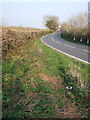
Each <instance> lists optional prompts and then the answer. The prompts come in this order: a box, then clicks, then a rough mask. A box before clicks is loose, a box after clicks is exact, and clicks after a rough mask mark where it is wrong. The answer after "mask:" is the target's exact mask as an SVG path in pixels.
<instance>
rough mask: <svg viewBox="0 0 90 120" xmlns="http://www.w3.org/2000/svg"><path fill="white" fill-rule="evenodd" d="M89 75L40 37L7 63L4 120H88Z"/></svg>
mask: <svg viewBox="0 0 90 120" xmlns="http://www.w3.org/2000/svg"><path fill="white" fill-rule="evenodd" d="M88 72H89V71H88V64H84V63H82V62H80V61H78V60H75V59H73V58H70V57H68V56H65V55H63V54H61V53H59V52H57V51H55V50H53V49H51V48H49V47H47V46H46V45H44V44H43V43H42V42H41V40H40V38H38V39H36V40H35V41H33V42H30V43H28V44H27V45H26V46H23V47H21V48H20V49H19V50H17V51H15V52H14V53H11V54H10V55H9V56H7V58H6V59H5V60H3V76H2V77H3V118H24V117H26V118H28V117H30V118H84V117H85V118H86V117H87V116H88V94H87V91H88V80H89V79H88V74H89V73H88ZM66 86H72V87H73V89H72V90H67V89H66Z"/></svg>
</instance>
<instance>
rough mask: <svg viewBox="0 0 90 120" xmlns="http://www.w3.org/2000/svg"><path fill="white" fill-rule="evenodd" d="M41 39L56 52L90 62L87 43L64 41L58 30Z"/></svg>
mask: <svg viewBox="0 0 90 120" xmlns="http://www.w3.org/2000/svg"><path fill="white" fill-rule="evenodd" d="M41 41H42V42H43V43H44V44H46V45H47V46H49V47H51V48H52V49H55V50H57V51H58V52H61V53H63V54H65V55H68V56H70V57H72V58H75V59H77V60H79V61H82V62H84V63H88V64H90V59H89V54H90V46H88V45H81V44H77V43H73V42H69V41H66V40H64V39H62V38H61V37H60V35H59V32H56V33H53V34H48V35H46V36H44V37H42V38H41Z"/></svg>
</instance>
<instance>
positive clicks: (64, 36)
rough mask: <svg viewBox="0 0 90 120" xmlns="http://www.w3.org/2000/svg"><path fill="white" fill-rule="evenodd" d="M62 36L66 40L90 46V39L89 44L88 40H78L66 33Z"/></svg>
mask: <svg viewBox="0 0 90 120" xmlns="http://www.w3.org/2000/svg"><path fill="white" fill-rule="evenodd" d="M61 37H62V38H63V39H64V40H68V41H70V42H74V43H77V44H82V45H88V46H90V41H89V44H87V43H86V42H80V41H78V40H73V38H72V39H71V38H70V37H68V36H67V35H66V34H64V33H63V34H61Z"/></svg>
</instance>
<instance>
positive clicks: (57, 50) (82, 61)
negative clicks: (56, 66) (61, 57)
mask: <svg viewBox="0 0 90 120" xmlns="http://www.w3.org/2000/svg"><path fill="white" fill-rule="evenodd" d="M50 34H54V33H50ZM50 34H47V35H45V36H43V37H42V38H41V41H42V43H44V44H45V45H47V46H48V47H50V48H52V49H54V50H56V51H58V52H60V53H63V54H65V55H67V56H69V57H71V58H74V59H76V60H79V61H81V62H84V63H86V64H90V63H89V62H87V61H85V60H82V59H80V58H77V57H75V56H72V55H69V54H67V53H65V52H62V51H61V50H58V49H56V48H54V47H52V46H50V45H48V44H47V43H45V42H44V41H43V38H44V37H46V36H48V35H50Z"/></svg>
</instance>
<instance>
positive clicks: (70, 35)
mask: <svg viewBox="0 0 90 120" xmlns="http://www.w3.org/2000/svg"><path fill="white" fill-rule="evenodd" d="M61 32H62V34H61V36H62V38H64V39H66V40H69V41H73V42H76V43H81V44H87V45H90V30H89V28H88V13H87V12H80V13H78V14H77V15H74V16H72V17H70V18H69V19H68V20H67V21H66V22H64V23H62V25H61Z"/></svg>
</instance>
